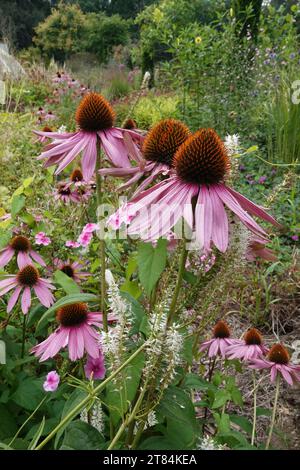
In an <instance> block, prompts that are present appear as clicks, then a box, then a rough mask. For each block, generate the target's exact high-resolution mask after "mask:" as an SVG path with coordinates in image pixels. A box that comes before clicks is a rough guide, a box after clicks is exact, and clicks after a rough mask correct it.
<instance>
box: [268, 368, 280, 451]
mask: <svg viewBox="0 0 300 470" xmlns="http://www.w3.org/2000/svg"><path fill="white" fill-rule="evenodd" d="M279 389H280V375H279V373H278V372H277V377H276V389H275V397H274V405H273V413H272V419H271V426H270V431H269V435H268V439H267V443H266V450H268V449H269V447H270V443H271V439H272V434H273V429H274V424H275V418H276V411H277V403H278V397H279Z"/></svg>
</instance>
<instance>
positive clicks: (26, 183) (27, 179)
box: [23, 176, 35, 188]
mask: <svg viewBox="0 0 300 470" xmlns="http://www.w3.org/2000/svg"><path fill="white" fill-rule="evenodd" d="M34 178H35V176H29V178H26V179H25V180H24V181H23V186H24V188H28V186H30V185H31V183H33V181H34Z"/></svg>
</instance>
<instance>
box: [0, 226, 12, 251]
mask: <svg viewBox="0 0 300 470" xmlns="http://www.w3.org/2000/svg"><path fill="white" fill-rule="evenodd" d="M11 237H12V232H11V230H2V229H1V230H0V250H1V249H2V248H4V247H6V246H7V245H8V243H9V242H10V239H11Z"/></svg>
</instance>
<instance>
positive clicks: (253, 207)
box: [227, 187, 281, 227]
mask: <svg viewBox="0 0 300 470" xmlns="http://www.w3.org/2000/svg"><path fill="white" fill-rule="evenodd" d="M227 191H229V192H230V193H231V194H232V195H233V196H234V197H235V199H237V200H238V202H239V203H240V205H241V206H242V208H243V209H244V210H246V211H247V212H249V214H252V215H256V216H257V217H259V218H260V219H263V220H265V221H267V222H270V223H271V224H273V225H276V226H277V227H280V226H281V225H280V224H279V223H278V222H277V220H275V219H274V217H272V216H271V215H269V214H268V213H267V212H266V211H265V210H264V209H263V208H262V207H261V206H258V205H257V204H254V202H252V201H250V199H247V198H246V197H245V196H243V195H242V194H240V193H238V192H237V191H235V190H234V189H232V188H229V187H227Z"/></svg>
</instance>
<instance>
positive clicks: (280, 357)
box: [268, 344, 290, 364]
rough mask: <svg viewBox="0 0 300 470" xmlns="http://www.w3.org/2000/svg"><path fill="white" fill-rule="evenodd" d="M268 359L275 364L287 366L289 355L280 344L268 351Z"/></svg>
mask: <svg viewBox="0 0 300 470" xmlns="http://www.w3.org/2000/svg"><path fill="white" fill-rule="evenodd" d="M268 359H269V361H271V362H275V363H276V364H288V363H289V360H290V355H289V352H288V350H287V349H286V348H285V347H284V346H282V344H274V346H272V347H271V349H270V351H269V354H268Z"/></svg>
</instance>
